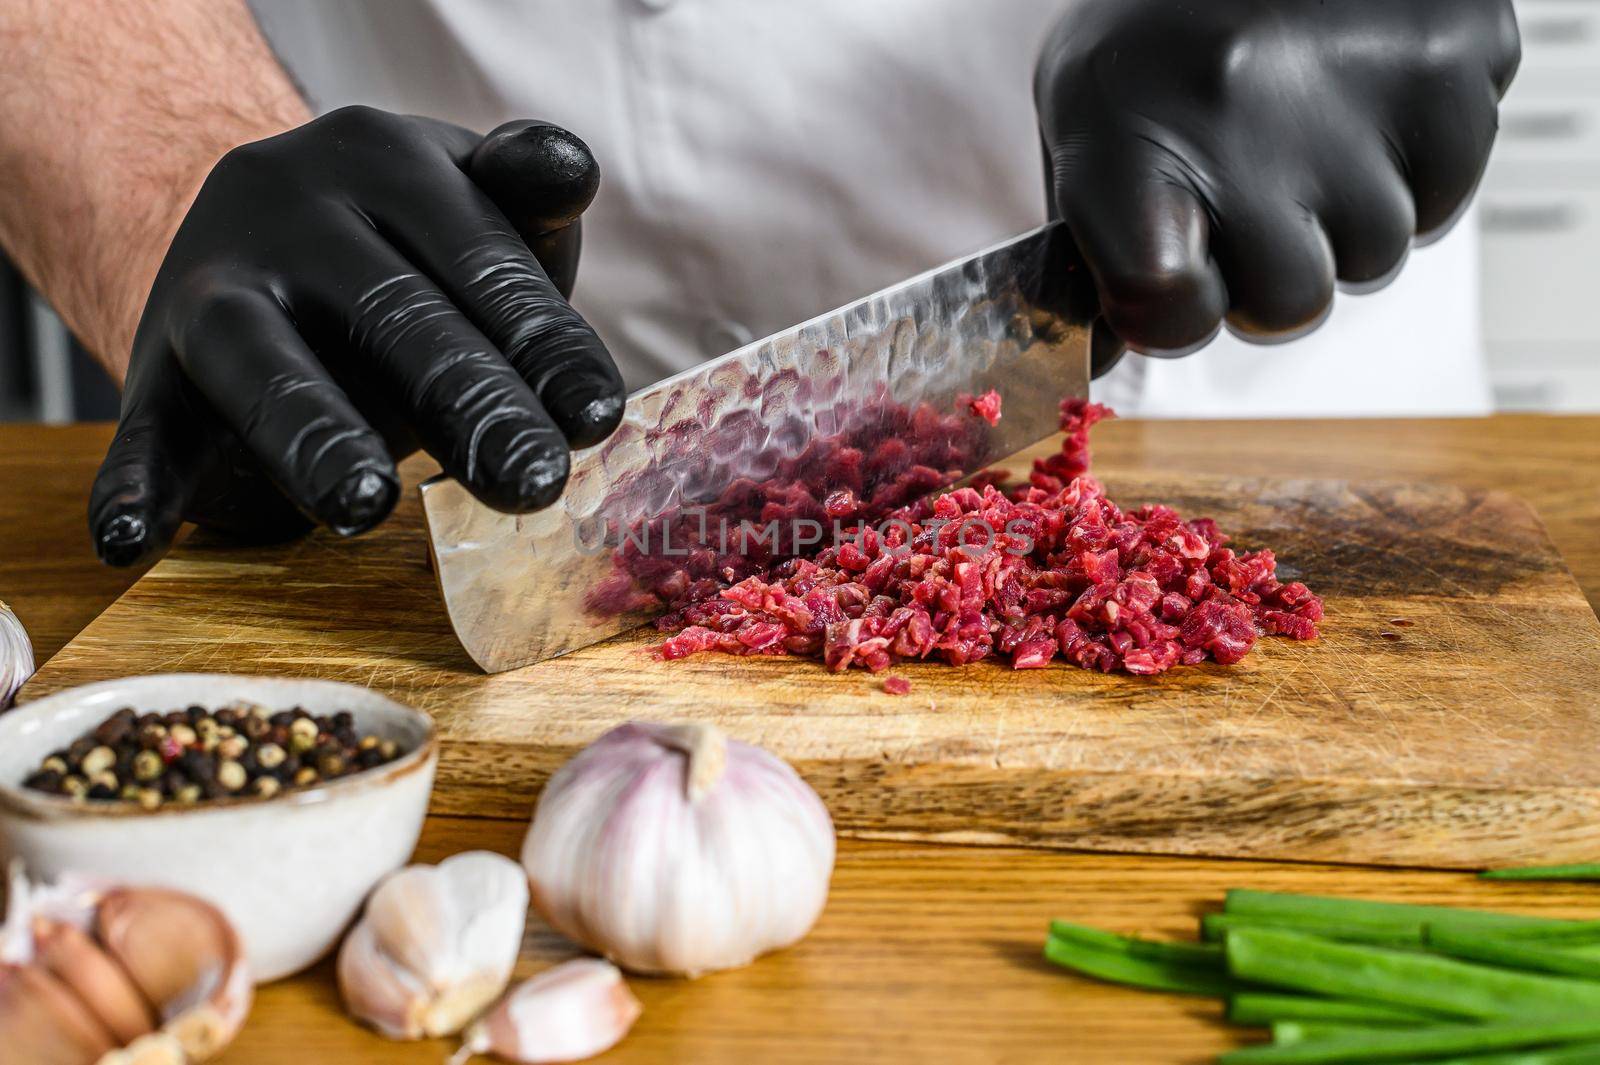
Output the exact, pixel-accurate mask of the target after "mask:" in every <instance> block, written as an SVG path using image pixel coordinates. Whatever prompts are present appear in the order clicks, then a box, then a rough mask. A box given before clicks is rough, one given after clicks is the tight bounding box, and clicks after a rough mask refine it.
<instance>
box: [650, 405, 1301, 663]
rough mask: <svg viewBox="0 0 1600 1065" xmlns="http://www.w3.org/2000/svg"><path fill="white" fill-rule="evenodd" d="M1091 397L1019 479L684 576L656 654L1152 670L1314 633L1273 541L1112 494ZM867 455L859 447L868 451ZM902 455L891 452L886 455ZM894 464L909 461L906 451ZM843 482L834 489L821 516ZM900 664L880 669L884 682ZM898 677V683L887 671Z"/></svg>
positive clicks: (844, 503)
mask: <svg viewBox="0 0 1600 1065" xmlns="http://www.w3.org/2000/svg"><path fill="white" fill-rule="evenodd" d="M1109 416H1111V411H1110V410H1109V409H1108V408H1106V407H1103V406H1100V405H1099V404H1093V403H1088V402H1087V401H1085V400H1081V399H1068V400H1065V401H1063V402H1062V404H1061V428H1062V431H1063V432H1064V433H1065V434H1066V440H1065V441H1064V442H1063V443H1062V446H1061V450H1060V452H1059V453H1058V454H1055V455H1051V456H1050V457H1048V458H1044V459H1040V460H1038V461H1037V462H1035V463H1034V468H1033V473H1032V475H1031V476H1030V478H1029V483H1028V484H1027V485H1025V486H1022V487H1018V488H1014V489H1011V490H1010V491H1004V490H1002V489H1001V488H999V487H997V486H996V484H995V483H994V479H993V478H987V479H984V480H982V481H981V483H979V484H976V485H971V486H965V487H961V488H956V489H952V490H949V491H945V492H941V493H939V494H938V495H935V496H931V497H925V498H921V499H917V500H915V501H913V502H911V503H909V504H907V505H905V506H903V507H901V508H900V509H899V510H896V511H895V512H894V513H893V514H892V515H891V520H890V521H888V522H885V523H882V524H880V525H878V526H875V527H863V526H856V527H854V528H853V529H851V530H849V531H848V534H847V535H846V536H845V538H844V539H842V540H839V541H836V542H834V543H832V544H830V545H829V546H827V547H826V548H824V549H823V550H822V551H821V552H820V553H818V554H817V555H816V556H815V557H814V558H793V559H789V560H787V561H782V562H778V563H777V564H775V565H772V566H771V567H770V568H768V569H765V570H761V571H759V572H754V573H749V574H748V575H742V576H739V577H738V578H737V579H736V578H735V575H734V574H733V572H732V571H731V570H730V571H729V578H728V581H727V582H724V586H721V587H718V586H716V585H715V584H714V582H709V581H708V582H701V583H702V584H703V585H705V588H704V589H703V593H704V594H699V595H693V594H688V590H687V589H684V592H685V597H684V598H682V599H680V600H679V603H678V604H677V609H675V610H673V612H672V613H670V614H668V615H667V616H666V617H663V618H662V619H660V621H659V622H658V623H657V624H658V626H659V627H660V628H661V629H662V630H664V631H666V630H676V635H673V636H670V637H668V638H667V639H666V641H665V642H663V643H662V644H661V646H660V653H661V655H662V657H664V658H667V659H676V658H682V657H684V656H686V655H691V654H696V653H698V652H701V651H711V650H715V651H724V652H728V653H730V654H738V655H752V654H768V655H801V656H805V657H810V658H820V659H822V660H823V661H824V662H825V663H826V664H827V666H828V668H829V669H833V670H842V669H847V668H849V667H851V666H860V667H862V668H864V669H869V670H871V671H873V672H879V671H881V670H885V669H888V668H889V667H890V666H892V665H893V664H894V663H896V662H900V661H905V660H909V659H929V658H931V659H938V660H941V661H944V662H947V663H950V664H953V665H959V664H964V663H967V662H975V661H977V660H979V659H983V658H988V657H991V656H996V657H1000V658H1003V659H1005V660H1007V661H1009V662H1010V663H1011V665H1012V666H1013V667H1014V668H1017V669H1031V668H1040V667H1043V666H1047V665H1049V664H1050V663H1051V662H1052V661H1053V660H1054V659H1055V658H1056V657H1057V656H1060V657H1061V658H1063V659H1065V660H1066V661H1067V662H1070V663H1072V664H1073V665H1076V666H1080V667H1082V668H1084V669H1097V670H1101V671H1104V672H1112V671H1115V670H1122V671H1126V672H1128V673H1135V674H1153V673H1161V672H1164V671H1166V670H1168V669H1171V668H1172V667H1173V666H1175V665H1195V664H1197V663H1199V662H1202V661H1204V660H1206V659H1207V658H1209V659H1212V660H1214V661H1216V662H1218V663H1221V664H1224V665H1231V664H1233V663H1236V662H1238V661H1240V660H1241V659H1242V658H1244V656H1245V655H1246V654H1248V653H1249V652H1250V649H1251V648H1252V647H1253V646H1255V642H1256V640H1257V638H1258V637H1259V636H1260V635H1261V634H1263V633H1270V634H1274V635H1281V636H1287V637H1290V638H1293V639H1297V640H1309V639H1313V638H1315V637H1316V635H1317V625H1316V623H1317V622H1318V621H1319V620H1321V618H1322V600H1321V599H1319V598H1317V597H1316V596H1315V595H1313V594H1312V592H1311V591H1310V589H1308V588H1307V587H1306V586H1305V585H1304V584H1301V583H1299V582H1289V583H1283V582H1280V581H1279V580H1278V579H1277V560H1276V559H1275V558H1274V557H1273V554H1272V552H1271V551H1252V552H1244V553H1236V552H1235V551H1233V550H1232V549H1231V548H1229V547H1228V546H1227V542H1228V537H1226V536H1225V535H1223V534H1222V533H1221V532H1219V531H1218V529H1217V526H1216V523H1215V522H1213V521H1212V520H1211V519H1209V518H1199V519H1195V520H1188V521H1186V520H1184V519H1183V518H1182V517H1180V516H1179V515H1178V513H1177V512H1176V511H1174V510H1172V509H1171V508H1170V507H1165V506H1157V505H1152V506H1144V507H1139V508H1138V509H1136V510H1132V511H1123V510H1121V509H1120V508H1119V507H1118V506H1117V505H1116V504H1115V503H1113V502H1112V501H1111V500H1109V499H1107V498H1106V495H1105V489H1104V488H1103V487H1102V486H1101V484H1100V482H1098V481H1096V480H1095V479H1094V478H1092V477H1089V476H1087V475H1086V474H1087V471H1088V468H1089V429H1090V427H1091V426H1093V425H1094V424H1095V423H1096V422H1098V421H1100V420H1101V419H1103V418H1106V417H1109ZM872 461H874V459H872V458H870V457H869V458H868V459H867V462H869V463H871V462H872ZM894 461H903V460H894ZM901 468H902V469H903V468H904V467H903V466H901ZM854 505H855V503H854V498H853V497H840V496H830V497H829V498H828V500H827V501H826V503H825V505H824V506H823V508H822V509H823V510H824V511H825V513H827V514H829V515H830V516H833V515H843V514H846V513H850V512H851V511H852V508H853V507H854ZM901 683H907V686H909V683H908V682H903V681H902V679H901V678H898V677H891V678H888V680H886V681H885V685H884V686H885V690H887V691H896V690H897V689H898V688H899V687H900V685H901ZM891 685H893V687H891Z"/></svg>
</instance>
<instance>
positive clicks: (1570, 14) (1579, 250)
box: [0, 0, 1600, 422]
mask: <svg viewBox="0 0 1600 1065" xmlns="http://www.w3.org/2000/svg"><path fill="white" fill-rule="evenodd" d="M1517 8H1518V13H1519V17H1520V21H1521V26H1522V39H1523V52H1524V59H1523V66H1522V71H1521V74H1520V75H1519V77H1518V79H1517V82H1516V84H1515V85H1514V86H1513V88H1512V90H1511V94H1510V95H1509V96H1508V97H1507V99H1506V102H1505V105H1504V107H1503V109H1502V112H1501V130H1500V138H1499V142H1498V145H1497V147H1496V150H1495V155H1494V158H1493V160H1492V161H1491V163H1490V167H1489V172H1488V175H1487V177H1486V179H1485V181H1484V185H1483V190H1482V193H1481V195H1480V198H1479V201H1478V206H1477V210H1476V211H1474V212H1473V214H1471V215H1469V216H1468V218H1467V220H1466V221H1465V222H1464V223H1463V224H1470V225H1476V226H1477V227H1479V234H1478V237H1479V240H1478V241H1477V244H1478V248H1479V250H1478V255H1479V274H1480V279H1481V284H1480V285H1479V286H1478V293H1477V296H1476V301H1477V304H1478V306H1477V308H1476V310H1477V313H1478V315H1479V316H1480V320H1481V336H1482V341H1481V342H1482V345H1483V349H1484V350H1483V355H1484V358H1485V359H1486V360H1487V362H1488V365H1489V369H1490V375H1491V379H1492V382H1493V387H1494V405H1495V407H1496V408H1497V409H1500V410H1508V411H1569V412H1577V411H1600V313H1597V312H1596V308H1595V306H1594V303H1595V302H1596V301H1597V299H1600V265H1597V264H1600V0H1519V2H1518V4H1517ZM930 265H931V264H930ZM1403 343H1404V342H1403V341H1402V340H1400V339H1398V338H1397V339H1396V345H1397V346H1403ZM1395 357H1396V358H1403V357H1404V353H1403V352H1399V351H1397V352H1395ZM116 407H117V397H116V392H115V390H114V389H113V388H112V387H111V386H110V384H109V382H108V381H107V380H106V379H105V376H104V375H103V374H102V373H101V372H100V370H99V369H98V368H97V367H96V366H95V365H94V364H93V363H92V362H91V361H90V360H89V359H88V357H87V356H86V355H85V354H84V353H83V352H82V351H81V350H80V349H79V348H78V347H77V345H76V344H75V343H74V342H73V340H72V338H71V336H70V335H69V334H68V333H67V331H66V330H65V329H64V328H63V327H62V325H61V323H60V321H59V319H57V318H56V317H55V315H54V314H53V313H52V312H51V311H50V309H49V307H48V306H47V305H46V304H45V303H44V302H43V301H42V300H40V299H39V298H38V297H37V296H36V295H35V294H33V293H32V292H30V291H29V290H28V288H27V286H26V285H25V284H24V283H23V281H22V280H21V278H20V277H18V276H17V274H16V272H15V271H14V270H13V269H12V268H11V266H10V264H8V263H6V262H5V261H4V259H3V258H0V421H46V422H65V421H74V420H101V419H110V418H114V417H115V416H116Z"/></svg>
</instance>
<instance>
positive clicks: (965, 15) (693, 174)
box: [252, 0, 1489, 417]
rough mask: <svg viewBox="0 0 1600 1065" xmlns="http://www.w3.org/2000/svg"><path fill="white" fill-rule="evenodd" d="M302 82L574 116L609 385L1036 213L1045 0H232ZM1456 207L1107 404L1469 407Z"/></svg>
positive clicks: (1053, 12)
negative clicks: (588, 191) (1275, 318)
mask: <svg viewBox="0 0 1600 1065" xmlns="http://www.w3.org/2000/svg"><path fill="white" fill-rule="evenodd" d="M252 2H253V4H254V7H255V11H256V16H257V18H258V20H259V21H260V23H261V25H262V29H263V31H264V32H265V34H266V36H267V38H268V40H269V41H270V42H271V44H272V45H273V47H274V49H275V50H276V51H277V53H278V54H279V56H280V58H281V59H282V61H283V62H284V65H285V66H286V67H287V68H288V70H289V72H290V74H291V75H292V76H293V77H294V78H296V79H297V81H298V82H299V83H300V85H301V87H302V89H303V90H304V91H305V93H306V94H307V96H308V98H309V100H310V101H311V104H312V106H313V107H315V108H317V109H319V110H329V109H332V108H336V107H340V106H343V105H345V104H351V103H366V104H371V105H373V106H376V107H381V108H384V109H387V110H391V111H402V112H408V113H413V114H424V115H431V116H434V117H437V118H442V119H447V120H449V121H453V122H456V123H459V124H461V125H465V126H468V127H471V128H475V129H479V130H483V131H487V130H488V129H490V128H492V127H494V126H496V125H498V124H499V123H501V122H503V121H506V120H508V119H511V118H538V119H544V120H547V121H551V122H555V123H557V124H559V125H562V126H565V127H566V128H568V129H570V130H572V131H573V132H575V133H577V134H578V135H579V136H580V137H582V138H583V139H584V140H585V141H586V142H587V143H588V144H589V146H590V147H591V148H592V149H593V150H594V153H595V156H596V157H597V159H598V160H599V162H600V167H601V172H602V175H603V180H602V182H601V191H600V194H599V196H598V197H597V198H596V200H595V203H594V205H593V207H592V208H591V209H590V211H589V213H588V214H587V215H586V216H585V221H584V251H583V263H582V266H581V269H580V271H579V284H578V292H577V295H576V297H575V299H574V303H575V305H576V306H577V308H578V309H579V310H580V311H581V312H582V313H583V314H584V315H585V317H586V318H588V320H589V321H590V322H591V323H593V325H594V326H595V328H596V329H597V330H598V332H599V333H600V335H601V337H602V338H603V339H604V340H605V341H606V343H607V345H608V346H609V347H610V349H611V351H612V353H613V354H614V355H615V356H616V358H617V361H618V365H619V366H620V367H621V368H622V370H623V373H624V376H625V377H626V378H627V381H628V384H629V386H630V387H633V388H637V387H639V386H641V385H644V384H647V383H649V382H651V381H654V380H657V379H659V378H661V377H663V376H665V375H667V374H669V373H674V372H676V371H678V370H682V369H685V368H687V367H689V366H692V365H694V364H695V363H697V362H699V361H701V360H703V359H706V358H710V357H713V356H716V355H720V354H722V353H723V352H726V351H729V350H731V349H733V348H735V347H737V346H739V345H741V344H743V343H746V342H748V341H749V340H751V339H754V338H757V337H761V336H765V335H767V334H769V333H773V332H776V331H778V330H781V329H785V328H787V327H788V326H790V325H792V324H793V323H795V322H799V321H802V320H804V319H806V318H809V317H812V316H814V315H816V314H819V313H822V312H824V311H827V310H829V309H831V308H833V307H836V306H839V305H841V304H844V303H847V302H849V301H851V300H853V299H855V298H856V297H859V296H862V295H865V294H867V293H869V292H873V291H876V290H877V289H880V288H883V287H885V286H887V285H889V284H892V283H894V282H896V281H898V280H901V279H902V278H905V277H908V276H910V275H912V274H916V273H920V272H922V271H923V270H926V269H928V268H930V267H933V266H937V265H939V264H940V263H943V262H945V261H947V260H949V259H952V258H955V257H957V256H959V255H962V254H965V253H968V252H971V251H974V250H977V249H979V248H981V247H984V246H986V245H988V244H992V243H994V242H996V241H998V240H1002V239H1004V238H1006V237H1009V236H1011V235H1014V234H1016V233H1020V232H1022V231H1024V230H1027V229H1030V228H1032V227H1034V226H1036V225H1038V224H1040V223H1041V222H1042V221H1043V220H1044V212H1045V205H1044V189H1043V179H1042V176H1041V164H1040V151H1039V142H1038V133H1037V131H1036V128H1035V125H1034V110H1033V100H1032V90H1031V80H1032V74H1033V65H1034V58H1035V55H1036V53H1037V51H1038V47H1039V43H1040V42H1041V40H1042V39H1043V36H1044V34H1045V31H1046V30H1047V28H1048V27H1049V26H1050V25H1051V23H1052V22H1053V21H1054V20H1055V19H1056V17H1058V15H1059V14H1060V12H1061V11H1062V10H1063V9H1064V4H1063V0H982V2H973V0H804V2H801V3H793V2H781V0H332V2H330V0H252ZM1476 229H1477V227H1476V225H1475V224H1473V220H1471V219H1470V218H1469V219H1468V220H1466V221H1464V222H1463V224H1461V225H1459V226H1458V227H1457V228H1456V230H1455V231H1454V232H1453V233H1452V234H1451V235H1450V236H1449V237H1447V238H1446V239H1445V240H1443V241H1441V242H1440V243H1438V244H1436V245H1434V246H1432V247H1430V248H1427V249H1420V250H1418V251H1416V252H1415V253H1414V254H1413V255H1412V258H1411V261H1410V263H1409V264H1408V265H1407V268H1406V270H1405V271H1404V272H1403V273H1402V274H1401V276H1400V278H1399V279H1398V280H1397V281H1396V282H1395V283H1394V284H1393V285H1391V286H1390V287H1389V288H1388V289H1386V290H1385V291H1383V292H1381V293H1379V294H1376V295H1371V296H1361V297H1350V296H1341V297H1340V298H1339V300H1338V304H1337V306H1336V308H1335V310H1334V313H1333V314H1332V316H1331V318H1330V319H1329V320H1328V322H1327V324H1325V325H1324V326H1323V327H1322V329H1320V330H1319V331H1318V332H1317V333H1315V334H1313V335H1312V336H1310V337H1307V338H1305V339H1302V340H1300V341H1297V342H1295V343H1293V344H1289V345H1285V346H1279V347H1266V348H1261V347H1253V346H1251V345H1247V344H1244V343H1243V342H1241V341H1238V340H1236V339H1234V338H1232V337H1230V336H1226V335H1224V336H1223V337H1222V338H1220V339H1219V340H1218V341H1217V342H1215V343H1214V344H1213V345H1211V346H1210V347H1209V348H1208V349H1206V350H1205V351H1203V352H1201V353H1199V354H1197V355H1195V356H1192V357H1190V358H1188V359H1181V360H1153V359H1146V358H1140V357H1134V356H1130V357H1128V358H1126V359H1124V360H1123V363H1122V364H1121V365H1120V366H1119V367H1118V368H1117V370H1115V371H1114V372H1113V373H1112V374H1110V375H1109V376H1108V377H1106V378H1105V379H1103V380H1102V381H1100V382H1097V383H1096V395H1097V398H1099V399H1101V400H1103V401H1106V402H1110V403H1112V404H1113V405H1114V406H1116V407H1118V408H1119V409H1120V410H1121V411H1123V412H1124V413H1139V414H1144V415H1170V416H1192V417H1223V416H1279V415H1281V416H1298V415H1357V414H1410V413H1429V414H1445V413H1481V412H1483V411H1486V410H1487V409H1488V407H1489V389H1488V375H1487V368H1486V365H1485V361H1484V356H1483V351H1482V343H1481V339H1480V335H1479V325H1478V309H1477V308H1478V302H1477V286H1478V274H1477V233H1476Z"/></svg>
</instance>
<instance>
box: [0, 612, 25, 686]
mask: <svg viewBox="0 0 1600 1065" xmlns="http://www.w3.org/2000/svg"><path fill="white" fill-rule="evenodd" d="M31 676H33V644H32V642H31V641H29V639H28V630H27V629H24V628H23V627H22V622H21V621H20V620H18V619H17V615H16V614H14V613H12V610H11V608H10V607H8V606H6V604H5V601H4V600H0V710H6V709H8V708H9V707H10V706H11V700H12V699H13V698H14V697H15V696H16V694H17V689H18V688H20V687H22V685H23V683H24V682H25V681H27V679H28V678H29V677H31Z"/></svg>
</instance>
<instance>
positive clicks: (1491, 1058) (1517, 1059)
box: [1428, 1043, 1600, 1065]
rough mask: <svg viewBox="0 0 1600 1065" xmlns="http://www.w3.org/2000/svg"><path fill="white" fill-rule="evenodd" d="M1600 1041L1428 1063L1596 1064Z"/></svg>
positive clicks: (1474, 1064)
mask: <svg viewBox="0 0 1600 1065" xmlns="http://www.w3.org/2000/svg"><path fill="white" fill-rule="evenodd" d="M1597 1063H1600V1043H1569V1044H1568V1045H1566V1046H1556V1047H1545V1048H1544V1049H1542V1050H1508V1051H1505V1052H1502V1053H1493V1054H1470V1055H1468V1056H1466V1057H1462V1058H1433V1059H1431V1060H1429V1062H1428V1065H1597Z"/></svg>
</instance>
